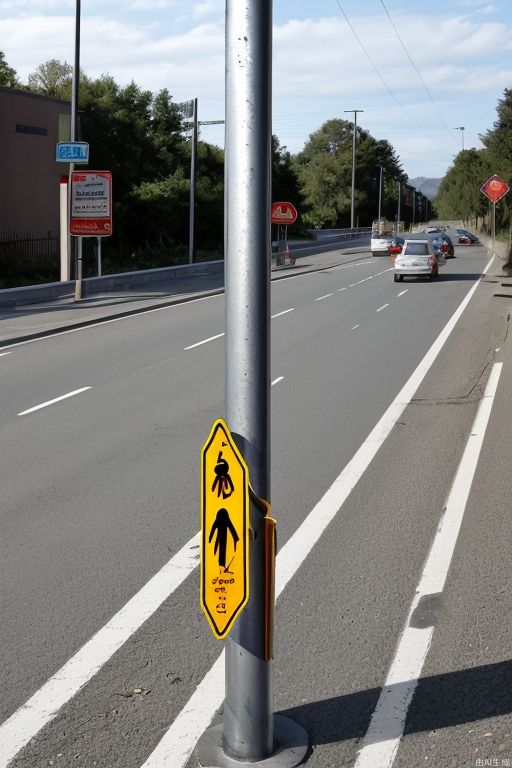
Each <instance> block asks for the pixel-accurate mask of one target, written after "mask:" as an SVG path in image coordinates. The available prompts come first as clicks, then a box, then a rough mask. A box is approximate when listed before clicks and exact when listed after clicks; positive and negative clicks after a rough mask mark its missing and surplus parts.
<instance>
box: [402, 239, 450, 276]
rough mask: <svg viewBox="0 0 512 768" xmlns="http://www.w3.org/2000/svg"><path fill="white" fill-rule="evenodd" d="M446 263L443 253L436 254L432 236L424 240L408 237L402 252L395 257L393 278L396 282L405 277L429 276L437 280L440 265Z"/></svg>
mask: <svg viewBox="0 0 512 768" xmlns="http://www.w3.org/2000/svg"><path fill="white" fill-rule="evenodd" d="M444 264H446V260H445V259H444V257H443V255H442V253H441V252H440V251H439V252H438V254H436V252H435V250H434V244H433V242H432V239H431V238H428V237H426V238H425V239H423V240H419V239H417V238H415V239H411V240H409V239H407V240H406V241H405V243H404V245H403V248H402V253H400V254H399V255H398V256H397V257H396V259H395V269H394V274H393V279H394V281H395V283H398V282H400V281H401V280H403V279H404V277H428V278H429V279H430V280H435V278H436V277H438V274H439V267H440V266H443V265H444Z"/></svg>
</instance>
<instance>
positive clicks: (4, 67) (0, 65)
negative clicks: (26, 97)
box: [0, 51, 19, 88]
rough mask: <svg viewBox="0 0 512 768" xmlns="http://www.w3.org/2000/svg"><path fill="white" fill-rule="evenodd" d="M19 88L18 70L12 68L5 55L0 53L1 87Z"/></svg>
mask: <svg viewBox="0 0 512 768" xmlns="http://www.w3.org/2000/svg"><path fill="white" fill-rule="evenodd" d="M18 86H19V82H18V75H17V74H16V70H15V69H13V68H12V67H10V66H9V65H8V63H7V61H6V59H5V54H4V52H3V51H0V87H1V88H17V87H18Z"/></svg>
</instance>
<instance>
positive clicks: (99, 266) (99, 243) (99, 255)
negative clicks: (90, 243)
mask: <svg viewBox="0 0 512 768" xmlns="http://www.w3.org/2000/svg"><path fill="white" fill-rule="evenodd" d="M102 239H103V238H101V237H97V238H96V240H97V242H98V277H101V241H102Z"/></svg>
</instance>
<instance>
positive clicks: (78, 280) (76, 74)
mask: <svg viewBox="0 0 512 768" xmlns="http://www.w3.org/2000/svg"><path fill="white" fill-rule="evenodd" d="M80 2H81V0H76V12H75V61H74V64H73V82H72V90H71V141H77V139H78V133H77V113H78V90H79V88H78V86H79V82H80V15H81V7H80ZM72 175H73V163H70V165H69V212H71V187H72V183H71V177H72ZM81 298H82V238H81V237H80V236H78V237H77V239H76V267H75V301H79V300H80V299H81Z"/></svg>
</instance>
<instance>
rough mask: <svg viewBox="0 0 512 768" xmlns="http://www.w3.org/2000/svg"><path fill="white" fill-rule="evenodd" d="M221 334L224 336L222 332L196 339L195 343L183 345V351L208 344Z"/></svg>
mask: <svg viewBox="0 0 512 768" xmlns="http://www.w3.org/2000/svg"><path fill="white" fill-rule="evenodd" d="M223 336H225V334H224V333H218V334H217V335H216V336H210V337H209V338H208V339H203V340H202V341H196V343H195V344H191V345H190V346H189V347H184V351H185V352H187V350H189V349H195V348H196V347H201V346H202V345H203V344H208V342H209V341H215V339H221V338H222V337H223Z"/></svg>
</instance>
